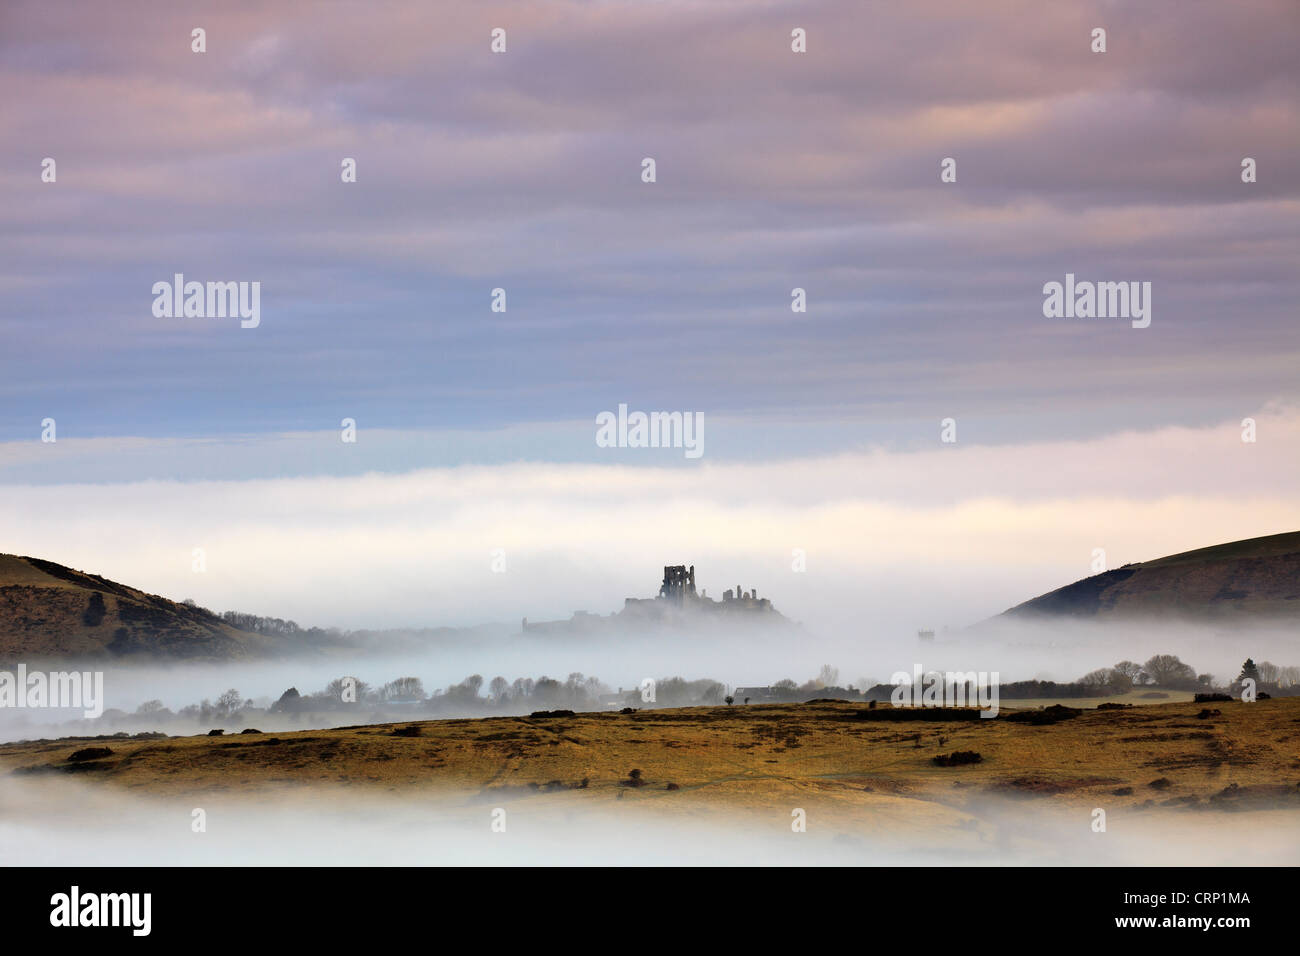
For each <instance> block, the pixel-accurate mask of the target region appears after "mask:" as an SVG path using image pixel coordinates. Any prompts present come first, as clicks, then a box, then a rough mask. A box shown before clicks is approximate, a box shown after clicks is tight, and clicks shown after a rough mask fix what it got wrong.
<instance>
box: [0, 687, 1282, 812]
mask: <svg viewBox="0 0 1300 956" xmlns="http://www.w3.org/2000/svg"><path fill="white" fill-rule="evenodd" d="M1210 709H1211V710H1213V711H1218V713H1217V714H1214V715H1213V716H1207V717H1204V718H1202V717H1198V714H1200V713H1201V712H1202V711H1204V710H1206V708H1204V707H1202V705H1199V704H1187V703H1170V704H1158V705H1154V706H1148V707H1140V708H1139V707H1135V708H1131V709H1126V710H1106V711H1098V710H1084V711H1079V712H1078V713H1077V715H1076V716H1073V717H1072V718H1071V719H1066V720H1062V721H1060V722H1058V723H1052V724H1047V725H1035V724H1032V723H1027V722H1015V721H1014V720H1008V719H1006V718H1007V717H1008V716H1009V715H1011V714H1012V713H1013V712H1012V711H1010V710H1008V709H1006V708H1004V709H1003V716H1002V717H1001V718H999V719H995V720H989V719H975V720H944V719H942V718H943V717H945V716H951V715H952V714H953V712H952V711H948V712H943V711H939V710H927V711H922V712H920V714H921V715H922V716H923V717H924V719H921V720H894V719H889V718H891V717H899V716H913V715H915V713H916V712H903V713H900V712H899V711H895V710H894V709H893V708H890V707H888V706H882V707H880V708H879V709H878V710H867V709H866V708H865V706H864V705H862V704H856V703H815V704H786V705H771V706H748V707H740V706H735V707H691V708H683V709H676V710H644V711H638V712H636V713H632V714H610V713H589V714H578V715H575V716H572V717H569V716H562V717H497V718H487V719H481V720H443V721H425V722H416V723H409V724H406V723H401V724H381V725H375V726H365V727H351V728H340V729H333V730H312V731H303V732H298V733H278V734H274V735H269V734H259V733H242V734H238V735H233V736H215V737H214V736H201V737H167V738H158V739H144V740H141V739H122V738H109V739H97V740H93V741H92V740H84V739H83V740H68V739H65V740H57V741H44V742H28V743H17V744H8V745H5V746H2V747H0V768H3V769H4V770H5V771H7V772H9V773H12V774H14V775H15V776H17V777H23V778H32V777H42V778H55V779H57V778H58V777H60V776H63V775H68V776H74V777H76V778H78V779H80V780H84V781H88V782H95V783H97V784H103V785H105V786H112V787H118V788H126V789H128V790H142V791H146V792H149V793H187V794H190V793H203V792H230V791H242V792H259V791H276V790H286V789H288V790H301V789H302V788H311V787H314V786H317V785H326V784H329V785H344V786H346V787H351V788H362V789H364V788H372V789H377V790H400V789H405V788H437V789H439V790H442V791H448V792H454V793H459V794H462V795H464V796H466V797H476V798H483V799H490V798H493V797H496V796H526V795H531V794H540V793H548V792H552V793H553V792H561V791H563V792H571V793H572V794H573V795H574V796H575V797H576V798H581V799H597V798H599V797H601V796H605V797H613V798H615V799H621V800H622V799H628V800H637V801H651V800H652V801H664V802H679V803H684V804H696V803H712V802H721V803H723V804H727V805H736V806H741V805H753V804H756V803H762V802H764V801H768V800H771V799H774V798H776V799H779V800H785V799H786V798H788V797H789V796H791V795H793V794H802V795H805V796H807V797H810V798H811V797H826V798H828V799H835V800H841V801H848V802H858V803H862V804H871V803H873V802H879V800H880V799H881V798H884V797H889V798H902V799H906V800H908V801H912V802H926V803H937V804H944V805H955V806H960V805H962V804H963V803H965V802H966V800H967V797H969V796H975V795H979V794H985V793H992V794H1001V795H1012V796H1017V797H1024V798H1027V799H1035V800H1048V801H1051V802H1054V803H1078V804H1088V805H1100V804H1099V801H1102V800H1104V801H1105V805H1107V806H1112V807H1116V806H1119V807H1129V808H1149V807H1156V806H1180V807H1201V808H1210V809H1223V810H1231V809H1239V808H1245V807H1264V806H1279V807H1295V808H1297V809H1300V698H1291V699H1280V700H1268V701H1260V702H1257V703H1251V704H1244V703H1240V702H1233V703H1221V704H1214V705H1210ZM91 747H98V748H106V749H107V750H108V751H110V752H109V753H105V754H102V755H95V754H93V753H92V754H91V755H89V756H87V755H85V754H82V755H79V757H80V758H81V759H69V758H70V757H72V756H73V754H74V753H75V752H77V751H81V750H85V749H87V748H91ZM956 751H968V752H976V753H978V754H979V755H980V761H979V762H978V763H971V764H967V765H964V766H938V765H936V763H935V761H934V758H935V757H936V756H938V755H947V754H951V753H953V752H956ZM634 770H636V771H640V773H639V774H632V771H634Z"/></svg>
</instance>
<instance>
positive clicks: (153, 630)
mask: <svg viewBox="0 0 1300 956" xmlns="http://www.w3.org/2000/svg"><path fill="white" fill-rule="evenodd" d="M268 643H269V642H268V641H267V639H266V638H264V637H262V636H261V635H258V634H250V633H248V632H247V631H241V630H238V629H236V628H233V627H231V626H230V625H228V624H226V623H225V622H224V621H222V620H221V619H220V618H217V617H216V616H214V615H212V614H211V613H209V612H207V611H205V610H203V609H202V608H196V607H190V606H188V605H185V604H179V603H177V602H175V601H169V600H167V599H166V598H163V597H159V596H158V595H156V594H146V593H144V592H143V591H138V590H136V589H135V588H131V587H127V586H126V585H123V584H118V583H117V582H115V581H110V580H108V579H107V578H103V577H100V576H99V575H97V574H89V573H86V572H84V571H74V570H72V569H71V568H66V567H64V566H62V565H60V564H55V563H54V562H52V561H43V560H41V559H40V558H29V557H18V556H17V555H12V554H0V664H8V663H12V662H17V661H25V662H27V663H32V662H35V661H39V660H43V659H56V658H78V659H80V658H91V659H93V658H105V659H109V658H131V657H164V658H181V659H191V660H230V659H235V658H241V657H246V656H248V655H250V654H256V653H261V652H263V651H265V650H267V649H268Z"/></svg>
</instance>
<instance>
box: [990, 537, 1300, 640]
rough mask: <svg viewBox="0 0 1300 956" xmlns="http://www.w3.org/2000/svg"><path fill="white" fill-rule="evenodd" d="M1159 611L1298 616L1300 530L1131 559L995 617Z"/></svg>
mask: <svg viewBox="0 0 1300 956" xmlns="http://www.w3.org/2000/svg"><path fill="white" fill-rule="evenodd" d="M1156 616H1160V617H1177V618H1195V619H1200V620H1204V621H1212V622H1230V621H1240V620H1246V619H1256V618H1261V619H1263V618H1288V619H1291V620H1294V619H1296V618H1300V531H1292V532H1288V533H1286V534H1274V535H1269V536H1267V537H1263V538H1248V539H1246V540H1244V541H1233V542H1230V543H1228V544H1220V545H1215V546H1214V547H1210V548H1200V549H1198V550H1196V551H1185V552H1183V553H1182V554H1174V555H1170V556H1169V557H1165V558H1158V559H1156V560H1154V561H1143V562H1141V563H1140V564H1130V565H1126V566H1124V567H1122V568H1117V569H1116V570H1114V571H1106V572H1104V573H1102V574H1096V575H1093V576H1092V577H1090V578H1084V579H1083V580H1081V581H1075V582H1074V583H1073V584H1067V585H1066V586H1065V587H1063V588H1057V589H1056V590H1055V591H1051V592H1049V593H1047V594H1044V595H1041V596H1039V597H1036V598H1034V599H1033V600H1031V601H1026V602H1025V603H1024V604H1019V605H1017V606H1016V607H1013V608H1011V609H1010V610H1008V611H1004V612H1003V613H1002V614H1000V615H999V616H998V617H996V618H993V621H1002V620H1007V619H1011V620H1026V619H1035V618H1043V617H1069V618H1140V617H1156Z"/></svg>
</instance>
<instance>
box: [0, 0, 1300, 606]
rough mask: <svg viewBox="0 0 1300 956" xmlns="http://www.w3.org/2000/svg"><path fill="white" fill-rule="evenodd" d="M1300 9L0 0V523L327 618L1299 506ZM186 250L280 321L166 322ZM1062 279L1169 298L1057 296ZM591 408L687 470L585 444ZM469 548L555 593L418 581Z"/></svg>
mask: <svg viewBox="0 0 1300 956" xmlns="http://www.w3.org/2000/svg"><path fill="white" fill-rule="evenodd" d="M196 27H201V28H203V29H204V30H205V31H206V51H205V52H203V53H195V52H193V51H192V49H191V42H192V40H191V31H192V30H193V29H194V28H196ZM498 27H499V28H502V29H504V30H505V31H506V38H507V39H506V51H505V52H504V53H493V52H492V50H491V48H490V43H491V31H492V30H493V29H494V28H498ZM1097 27H1101V28H1104V29H1105V30H1106V42H1107V48H1106V51H1105V52H1104V53H1096V52H1093V51H1092V49H1091V46H1092V44H1093V40H1092V31H1093V30H1094V28H1097ZM795 28H801V29H803V30H805V31H806V35H807V52H806V53H795V52H793V51H792V50H791V31H792V30H793V29H795ZM1298 41H1300V9H1298V8H1297V7H1296V6H1295V4H1294V2H1292V0H1244V2H1240V3H1234V4H1231V5H1223V4H1219V3H1213V2H1200V0H1191V2H1188V0H1179V2H1172V0H1170V2H1150V3H1143V4H1129V3H1106V2H1102V3H1079V4H1068V5H1067V4H1042V3H1039V2H1030V0H990V2H987V3H982V4H979V5H971V4H967V3H959V2H953V0H944V2H934V0H922V2H916V3H908V4H886V3H862V2H813V3H798V4H795V3H753V2H746V3H731V2H691V3H684V2H620V3H604V2H563V0H559V2H548V3H544V4H543V3H518V4H496V3H484V4H478V3H476V4H472V5H469V4H453V3H443V2H421V3H413V2H412V3H382V2H381V3H355V4H351V3H324V4H321V3H293V2H286V3H278V4H275V5H274V6H273V7H272V6H269V5H266V4H262V3H253V2H223V3H221V4H212V5H207V4H195V5H184V6H176V5H162V6H160V5H157V4H143V3H131V2H125V3H116V4H113V5H111V6H105V5H103V4H96V3H88V2H87V3H76V2H73V3H61V4H44V3H25V2H17V0H15V2H7V3H5V4H3V6H0V82H2V83H3V85H4V88H5V89H6V90H7V91H8V95H7V96H6V97H5V98H4V99H3V102H0V252H2V253H3V256H2V257H0V290H3V295H2V296H0V488H2V491H0V550H7V551H17V552H20V553H32V554H38V555H41V556H44V557H48V558H51V559H53V560H59V561H62V562H63V563H68V564H75V565H77V566H79V567H84V568H86V569H88V570H96V571H99V572H101V573H106V574H109V576H111V577H116V578H117V579H119V580H125V581H127V583H131V584H135V585H137V586H143V587H147V588H148V589H150V590H155V591H158V592H160V593H165V594H168V595H169V596H172V597H181V596H190V595H191V594H193V596H195V597H196V598H200V599H203V600H206V601H209V602H211V603H213V604H214V605H217V606H218V607H226V606H232V607H233V606H239V607H243V608H246V609H249V610H257V611H261V612H263V613H278V614H283V615H284V616H298V617H300V618H301V619H303V620H304V623H322V624H330V623H337V624H350V625H359V624H361V623H378V622H381V621H382V622H386V623H394V624H397V623H401V624H412V623H420V622H423V623H430V624H434V623H448V622H469V621H471V620H473V619H482V618H484V617H493V618H495V617H502V618H509V617H513V616H515V615H516V614H527V613H528V612H527V610H523V608H525V607H527V608H536V609H538V610H537V611H536V612H535V616H543V617H544V616H547V614H546V612H556V611H563V612H566V613H567V611H568V610H572V609H573V607H577V606H582V605H583V604H587V603H588V601H589V600H590V601H591V602H592V603H597V608H596V609H599V610H610V609H613V608H612V607H602V606H600V605H599V603H598V602H600V601H606V600H610V599H613V600H617V601H618V602H619V603H621V597H622V596H623V594H625V593H640V592H644V591H646V590H647V588H648V589H649V590H650V591H653V588H654V586H655V585H656V584H657V567H658V566H662V565H663V564H666V563H678V562H679V561H683V562H685V563H697V564H701V563H702V561H703V559H709V558H711V559H713V560H714V561H715V562H716V564H721V565H722V566H723V567H725V568H728V569H730V568H733V567H734V568H737V569H741V570H745V571H746V572H749V571H752V572H754V573H755V575H756V576H757V577H761V576H762V573H763V569H765V568H767V569H770V571H771V573H770V575H769V579H770V581H771V585H769V584H768V583H767V581H766V580H764V581H763V582H760V581H758V580H755V581H754V582H752V583H753V585H754V586H759V587H760V590H761V591H762V592H764V593H770V592H772V591H776V592H777V598H778V603H780V601H779V598H780V597H781V596H784V597H785V598H786V603H787V605H789V604H791V603H793V604H795V605H796V606H798V605H799V604H800V602H801V601H806V603H807V604H808V606H810V607H812V606H816V605H817V604H818V601H817V600H814V599H813V598H812V597H811V596H809V595H803V597H801V596H800V594H801V592H800V591H799V590H798V589H799V588H802V587H804V584H803V583H800V584H799V585H797V586H796V585H793V584H791V582H790V579H789V570H788V565H789V563H790V552H791V550H792V549H794V548H800V547H804V548H807V549H809V550H810V553H820V554H822V555H824V556H826V558H824V559H823V561H822V563H821V567H823V568H827V567H828V566H829V567H832V568H835V569H836V571H837V574H836V576H835V577H834V587H833V588H832V586H831V583H830V579H829V578H828V579H827V581H826V582H825V587H826V588H828V589H831V590H833V591H834V593H835V595H836V596H837V600H840V601H842V602H848V600H849V598H850V597H851V596H852V595H853V594H854V593H855V587H857V586H858V584H856V583H855V582H858V583H860V582H861V580H862V577H861V576H862V575H864V574H875V573H877V572H879V571H880V570H881V568H883V567H884V566H885V565H889V566H891V567H893V568H895V569H896V570H897V573H898V575H899V578H898V580H892V581H891V580H890V579H889V577H888V575H886V576H885V577H884V578H881V577H879V576H877V577H876V578H875V579H874V581H875V585H873V587H874V586H877V585H882V582H885V583H884V585H883V586H881V587H879V590H880V592H881V593H880V600H882V601H885V600H889V599H891V598H892V599H893V600H895V601H897V602H901V603H903V604H905V605H906V607H905V608H900V609H897V615H896V616H897V618H898V620H899V622H900V623H899V624H898V626H899V627H902V626H903V625H902V623H901V622H902V621H904V620H908V621H912V620H915V621H917V622H918V624H921V625H924V624H925V623H930V622H932V621H933V620H934V619H935V618H938V619H940V620H946V619H952V620H953V621H954V623H959V622H960V623H966V621H965V618H966V617H968V616H982V615H983V614H984V613H985V612H988V613H995V612H996V611H997V610H1001V609H1002V607H1005V606H1008V605H1009V604H1012V603H1018V601H1020V600H1024V599H1026V598H1028V597H1030V596H1032V595H1033V594H1035V593H1038V591H1039V590H1045V589H1047V588H1048V587H1050V586H1056V585H1059V584H1063V583H1066V582H1067V581H1068V580H1073V579H1074V578H1075V577H1079V576H1082V575H1083V573H1086V572H1087V570H1088V567H1089V564H1088V562H1089V556H1090V554H1091V550H1092V549H1093V548H1094V547H1109V548H1110V549H1111V550H1112V551H1114V552H1121V553H1123V554H1124V555H1125V556H1126V557H1130V556H1131V557H1132V558H1135V559H1141V558H1150V557H1157V556H1159V555H1160V554H1162V553H1168V550H1170V549H1173V550H1185V549H1187V548H1190V547H1196V546H1200V545H1208V544H1214V543H1217V542H1218V541H1222V540H1229V539H1232V538H1237V537H1247V536H1250V535H1251V534H1263V533H1271V532H1279V531H1287V530H1294V529H1295V528H1296V527H1297V522H1296V520H1295V519H1296V516H1297V515H1296V512H1297V507H1298V504H1300V503H1298V502H1297V498H1296V494H1295V490H1296V488H1297V483H1296V480H1295V479H1296V477H1297V473H1296V472H1297V469H1296V462H1297V460H1300V455H1298V454H1297V452H1300V443H1298V441H1297V436H1298V434H1300V432H1298V431H1297V422H1298V421H1300V417H1298V415H1297V411H1296V409H1297V404H1298V395H1297V393H1298V392H1300V389H1298V388H1297V376H1296V370H1297V368H1300V362H1298V361H1297V360H1298V359H1300V354H1298V353H1300V349H1298V347H1297V346H1298V343H1297V335H1296V308H1295V303H1296V301H1297V293H1298V292H1300V278H1298V275H1300V273H1298V272H1297V270H1296V268H1295V266H1296V261H1297V254H1298V253H1300V232H1298V231H1297V228H1296V224H1297V212H1300V190H1298V188H1297V182H1298V181H1300V160H1298V159H1297V150H1296V144H1297V143H1300V109H1298V107H1297V92H1298V87H1300V65H1298V64H1297V59H1296V56H1295V50H1296V49H1297V47H1298ZM47 157H48V158H52V159H54V160H55V162H56V170H57V175H56V179H55V181H54V182H45V181H43V180H42V162H43V160H44V159H46V158H47ZM646 157H651V158H653V159H654V160H655V163H656V178H655V181H654V182H652V183H647V182H644V181H643V180H642V168H643V160H644V159H645V158H646ZM949 157H951V158H953V159H955V161H956V181H955V182H943V181H941V177H940V172H941V161H942V160H944V159H945V158H949ZM1246 157H1250V158H1252V159H1253V160H1254V161H1255V164H1256V170H1257V179H1256V181H1255V182H1249V183H1247V182H1243V181H1242V161H1243V159H1244V158H1246ZM345 158H351V159H354V160H355V161H356V170H357V176H356V182H343V181H342V177H341V164H342V162H343V160H344V159H345ZM178 272H180V273H183V274H184V275H185V276H186V278H187V279H190V280H198V281H248V282H252V281H257V282H260V284H261V285H260V289H261V321H260V324H259V325H258V326H257V327H256V328H241V326H240V323H239V321H238V319H229V318H226V319H222V318H194V317H192V318H169V317H159V316H156V315H155V314H154V311H153V308H152V306H153V302H154V293H153V291H152V288H153V285H154V283H156V282H159V281H170V280H171V278H172V276H173V275H174V274H175V273H178ZM1067 273H1069V274H1074V275H1076V276H1077V277H1078V278H1079V279H1080V280H1092V281H1126V282H1127V281H1134V282H1140V283H1146V282H1149V283H1150V284H1151V286H1150V287H1151V300H1150V302H1151V324H1150V326H1149V327H1146V328H1134V327H1132V326H1131V324H1130V323H1129V322H1128V321H1127V320H1116V319H1064V318H1048V317H1045V315H1044V312H1043V301H1044V294H1043V287H1044V284H1045V283H1048V282H1052V281H1057V282H1061V281H1064V280H1065V276H1066V275H1067ZM496 288H502V289H504V290H505V291H506V297H507V303H508V304H507V309H506V311H505V312H494V311H492V309H491V302H492V290H493V289H496ZM795 288H801V289H804V290H805V291H806V297H807V311H806V312H802V313H796V312H793V311H792V310H791V292H792V290H793V289H795ZM620 404H627V405H628V406H629V407H630V408H632V409H634V410H637V409H640V410H645V411H651V410H673V411H682V412H685V413H692V414H697V415H700V416H702V417H703V421H704V423H705V425H704V454H703V455H702V457H701V458H699V459H695V460H691V459H687V458H685V456H683V455H682V453H681V450H680V449H636V448H612V449H611V448H602V447H599V446H598V445H597V444H596V442H595V441H594V434H595V425H594V423H595V418H596V416H597V415H599V414H600V413H601V412H603V411H612V410H616V409H617V408H618V406H619V405H620ZM1248 417H1249V418H1253V419H1255V420H1256V421H1257V422H1258V423H1259V431H1258V438H1257V441H1256V442H1255V443H1249V444H1248V443H1246V442H1243V441H1242V440H1241V438H1240V433H1241V431H1242V420H1243V419H1244V418H1248ZM947 418H951V419H953V421H954V422H955V437H956V441H955V442H943V441H942V440H941V428H942V426H941V422H942V421H943V420H944V419H947ZM47 419H53V420H54V422H55V425H56V435H57V440H56V441H54V442H50V441H42V435H43V434H46V433H47V431H48V429H47V426H46V425H45V424H43V423H44V422H45V421H46V420H47ZM344 419H353V420H355V422H356V423H357V441H356V442H355V443H348V442H344V441H342V440H341V438H340V429H341V423H342V421H343V420H344ZM268 502H278V503H279V504H278V505H277V507H274V508H273V507H269V506H268V505H267V503H268ZM802 541H809V542H813V543H812V544H811V545H802V544H800V542H802ZM214 542H216V543H215V544H214ZM503 542H508V543H503ZM205 544H206V546H207V547H209V548H211V549H213V550H214V552H215V553H216V554H219V555H223V556H224V559H223V560H218V561H216V562H214V566H215V567H222V568H224V569H225V570H224V571H223V572H222V573H220V574H218V573H216V572H212V571H210V572H209V576H208V577H206V578H204V579H203V580H202V581H194V580H188V579H183V578H184V575H186V574H189V573H190V572H189V567H190V559H189V555H190V553H191V550H192V548H194V547H199V546H201V545H205ZM498 547H500V548H506V549H508V551H509V553H510V554H511V555H515V554H518V555H520V556H521V559H522V560H521V561H520V562H518V564H517V565H515V566H517V567H519V568H520V569H521V571H522V569H524V568H526V567H528V566H530V564H532V563H533V562H538V564H535V565H534V566H536V567H540V566H542V565H543V564H544V565H545V566H546V567H548V568H553V569H554V568H563V569H564V573H563V574H562V575H559V574H553V573H545V574H543V573H541V572H538V574H537V576H536V577H535V578H534V579H533V580H532V582H531V584H523V583H522V582H521V585H520V587H519V588H518V590H511V591H510V592H509V593H510V595H511V596H510V597H508V598H503V597H502V595H501V594H498V593H496V592H494V591H493V589H494V588H498V589H499V588H500V583H499V582H496V581H494V580H493V579H491V578H483V579H478V578H475V579H474V581H473V582H472V583H471V582H469V581H468V580H466V581H461V582H460V585H461V586H459V587H458V588H457V589H456V590H455V592H454V594H452V595H447V594H439V595H437V596H433V597H431V596H430V594H429V593H428V592H427V591H426V590H424V586H423V585H422V584H421V582H427V581H428V580H431V579H434V578H435V577H436V575H435V571H436V572H438V573H439V574H441V573H442V572H447V571H449V570H450V572H451V573H453V574H455V573H457V572H455V569H457V568H461V567H464V568H470V567H474V568H478V567H479V566H480V565H481V566H483V567H486V564H487V557H486V553H487V552H488V551H489V550H490V549H495V548H498ZM693 555H701V556H702V558H701V559H697V560H692V556H693ZM884 555H892V556H893V560H892V561H887V560H886V559H885V558H884V557H882V556H884ZM543 559H545V560H543ZM827 559H828V560H827ZM715 566H716V565H715ZM811 566H816V563H815V562H814V564H812V565H810V567H811ZM235 567H238V568H240V569H241V570H240V571H239V573H234V572H233V570H232V569H233V568H235ZM399 568H400V569H405V571H404V572H399V570H398V569H399ZM345 570H346V573H345ZM308 572H310V573H308ZM464 573H465V574H466V575H468V574H469V572H468V571H465V572H464ZM720 573H722V574H724V575H726V577H727V578H730V577H732V576H734V575H732V574H731V573H730V570H727V571H720ZM407 575H409V580H407ZM782 575H784V576H782ZM455 580H457V581H460V578H458V577H457V578H455ZM643 580H644V581H645V586H638V587H637V588H636V590H634V591H631V592H629V591H627V590H626V588H628V587H629V586H630V585H631V584H632V582H633V581H636V582H640V581H643ZM804 580H805V579H800V581H801V582H803V581H804ZM512 581H521V578H512ZM746 583H747V584H749V583H750V582H746ZM732 584H734V582H732V581H730V580H726V581H725V586H731V585H732ZM723 586H724V582H722V581H719V583H718V584H717V585H716V587H717V589H718V590H719V591H720V590H721V589H722V587H723ZM557 587H558V588H559V589H560V590H559V591H558V592H557V590H556V588H557ZM783 587H784V588H785V589H786V593H785V595H781V589H782V588H783ZM869 590H870V589H869ZM182 592H183V593H182ZM826 593H829V592H826ZM871 593H873V594H874V593H876V592H875V591H872V592H871ZM344 594H346V595H347V596H348V597H347V600H345V599H344V598H343V597H341V595H344ZM927 601H929V602H930V603H931V604H932V605H935V608H934V609H933V610H932V613H929V614H925V613H923V608H924V607H925V605H926V602H927ZM844 606H845V607H847V606H848V605H847V603H845V604H844ZM489 610H490V611H491V612H492V613H491V614H488V613H487V612H488V611H489ZM922 618H925V620H921V619H922Z"/></svg>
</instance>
